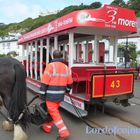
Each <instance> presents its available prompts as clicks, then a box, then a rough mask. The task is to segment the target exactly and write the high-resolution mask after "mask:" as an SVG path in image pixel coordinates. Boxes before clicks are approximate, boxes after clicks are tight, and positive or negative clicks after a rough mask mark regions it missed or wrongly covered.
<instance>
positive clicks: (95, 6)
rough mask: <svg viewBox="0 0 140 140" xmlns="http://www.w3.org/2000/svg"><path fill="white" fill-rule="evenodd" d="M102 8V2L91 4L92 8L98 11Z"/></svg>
mask: <svg viewBox="0 0 140 140" xmlns="http://www.w3.org/2000/svg"><path fill="white" fill-rule="evenodd" d="M101 6H102V4H101V3H100V2H93V3H91V4H90V6H89V7H90V8H92V9H96V8H100V7H101Z"/></svg>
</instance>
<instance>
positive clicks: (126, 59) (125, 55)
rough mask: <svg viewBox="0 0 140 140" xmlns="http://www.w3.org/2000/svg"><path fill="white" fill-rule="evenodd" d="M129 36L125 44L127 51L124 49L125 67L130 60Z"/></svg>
mask: <svg viewBox="0 0 140 140" xmlns="http://www.w3.org/2000/svg"><path fill="white" fill-rule="evenodd" d="M128 53H129V51H128V37H126V45H125V51H124V57H125V68H126V66H127V62H128V61H129V55H128Z"/></svg>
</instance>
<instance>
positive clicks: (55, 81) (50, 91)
mask: <svg viewBox="0 0 140 140" xmlns="http://www.w3.org/2000/svg"><path fill="white" fill-rule="evenodd" d="M41 83H42V85H41V90H42V91H44V92H45V93H46V99H47V100H49V101H55V102H59V101H63V100H64V93H65V92H70V90H71V88H72V83H73V80H72V76H71V71H70V69H69V68H68V66H67V65H65V64H64V63H63V62H61V61H60V60H59V59H54V60H53V62H51V63H49V64H47V66H46V68H45V71H44V73H43V75H42V80H41Z"/></svg>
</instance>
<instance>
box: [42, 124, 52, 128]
mask: <svg viewBox="0 0 140 140" xmlns="http://www.w3.org/2000/svg"><path fill="white" fill-rule="evenodd" d="M44 127H47V128H52V126H51V125H47V124H46V125H44Z"/></svg>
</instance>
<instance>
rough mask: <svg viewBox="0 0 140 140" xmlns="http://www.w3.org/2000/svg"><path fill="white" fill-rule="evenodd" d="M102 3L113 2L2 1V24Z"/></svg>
mask: <svg viewBox="0 0 140 140" xmlns="http://www.w3.org/2000/svg"><path fill="white" fill-rule="evenodd" d="M95 1H100V2H101V3H102V4H110V3H111V2H112V1H113V0H0V5H1V7H0V23H5V24H9V23H14V22H20V21H23V20H24V19H26V18H28V17H31V18H36V17H38V15H39V14H40V13H43V12H47V11H56V10H61V9H63V8H64V7H67V6H70V5H79V4H81V3H83V4H91V3H93V2H95Z"/></svg>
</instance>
